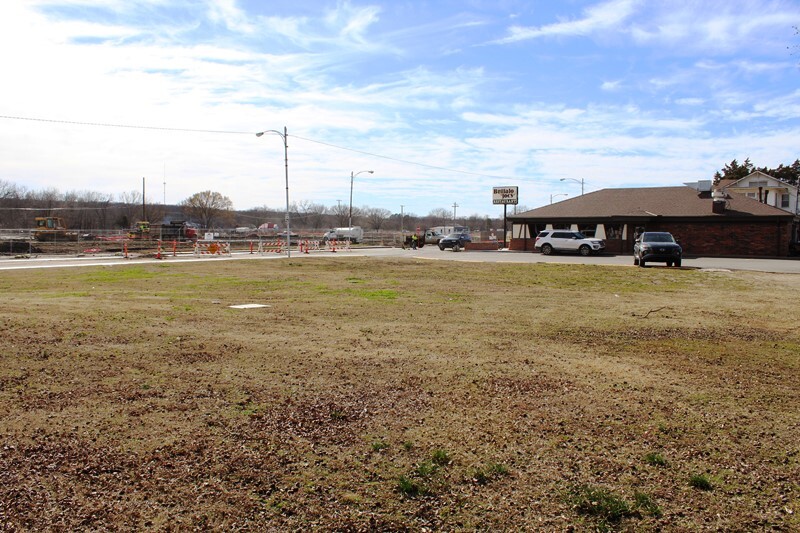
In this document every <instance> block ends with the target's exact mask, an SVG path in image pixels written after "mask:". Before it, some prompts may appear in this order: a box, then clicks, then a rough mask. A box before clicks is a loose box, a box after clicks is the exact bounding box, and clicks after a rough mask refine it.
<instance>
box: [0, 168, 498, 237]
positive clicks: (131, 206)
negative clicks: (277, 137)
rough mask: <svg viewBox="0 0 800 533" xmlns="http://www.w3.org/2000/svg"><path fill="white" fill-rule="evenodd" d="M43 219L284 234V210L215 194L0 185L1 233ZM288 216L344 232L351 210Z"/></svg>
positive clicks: (482, 225)
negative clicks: (161, 195) (164, 197)
mask: <svg viewBox="0 0 800 533" xmlns="http://www.w3.org/2000/svg"><path fill="white" fill-rule="evenodd" d="M43 216H57V217H60V218H62V219H63V220H64V223H65V225H66V226H67V227H68V228H70V229H74V230H78V231H86V232H89V231H96V230H127V229H130V228H131V227H132V226H133V225H134V224H135V223H136V222H137V221H140V220H147V221H149V222H151V223H159V222H162V221H175V220H185V221H188V222H194V223H196V224H198V225H199V226H201V227H202V228H206V229H224V228H234V227H251V228H257V227H258V226H260V225H261V224H264V223H273V224H277V225H278V226H279V227H280V228H281V229H283V228H285V224H284V218H285V208H270V207H268V206H263V207H257V208H251V209H247V210H243V211H237V210H235V209H234V206H233V202H232V201H231V200H230V198H228V197H227V196H224V195H223V194H221V193H219V192H215V191H202V192H198V193H195V194H193V195H191V196H189V197H188V198H186V199H185V200H183V201H182V202H180V203H178V204H174V205H163V204H158V203H154V202H153V201H152V200H151V199H150V198H143V196H142V193H141V192H140V191H128V192H123V193H120V194H117V195H114V194H108V193H99V192H95V191H68V192H61V191H59V190H58V189H55V188H48V189H43V190H31V189H28V188H26V187H23V186H20V185H17V184H14V183H11V182H8V181H5V180H0V228H3V229H27V228H31V227H33V225H34V219H35V217H43ZM289 216H290V220H291V227H292V229H293V230H298V231H301V230H309V231H318V230H323V229H327V228H331V227H343V226H347V224H348V220H349V217H350V206H349V205H347V204H341V203H338V204H336V205H332V206H326V205H324V204H321V203H316V202H311V201H299V202H295V203H292V204H291V205H290V207H289ZM352 218H353V225H360V226H362V227H364V229H366V230H372V231H381V230H383V231H396V230H400V229H401V228H402V229H405V230H414V229H416V228H418V227H419V228H426V227H433V226H445V225H453V223H454V221H453V212H452V211H450V210H448V209H445V208H438V209H433V210H432V211H431V212H430V213H428V214H427V215H425V216H418V215H416V214H413V213H403V214H402V217H401V213H393V212H391V211H389V210H388V209H383V208H379V207H369V206H362V207H356V206H353V213H352ZM457 224H461V225H465V226H469V227H470V228H472V229H475V230H486V231H489V230H493V229H497V228H499V227H500V226H502V219H499V218H494V219H492V218H490V217H487V216H482V215H478V214H473V215H469V216H466V217H459V218H458V221H457Z"/></svg>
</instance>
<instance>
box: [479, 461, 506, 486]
mask: <svg viewBox="0 0 800 533" xmlns="http://www.w3.org/2000/svg"><path fill="white" fill-rule="evenodd" d="M508 474H510V471H509V469H508V467H507V466H506V465H503V464H498V463H489V464H487V465H486V466H484V467H483V468H476V469H475V470H474V471H473V472H472V473H471V474H470V476H469V478H470V479H471V480H472V481H473V482H474V483H477V484H478V485H487V484H489V483H490V482H492V481H494V480H496V479H497V478H499V477H502V476H507V475H508Z"/></svg>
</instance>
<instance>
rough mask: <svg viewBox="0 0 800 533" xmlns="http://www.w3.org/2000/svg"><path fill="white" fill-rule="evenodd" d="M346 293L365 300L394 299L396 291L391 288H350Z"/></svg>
mask: <svg viewBox="0 0 800 533" xmlns="http://www.w3.org/2000/svg"><path fill="white" fill-rule="evenodd" d="M347 292H348V293H350V294H352V295H354V296H358V297H359V298H365V299H367V300H377V301H382V300H396V299H397V291H395V290H392V289H358V290H356V289H351V290H349V291H347Z"/></svg>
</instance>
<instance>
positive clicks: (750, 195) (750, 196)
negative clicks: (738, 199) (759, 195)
mask: <svg viewBox="0 0 800 533" xmlns="http://www.w3.org/2000/svg"><path fill="white" fill-rule="evenodd" d="M747 197H748V198H753V199H755V197H756V193H754V192H749V193H747Z"/></svg>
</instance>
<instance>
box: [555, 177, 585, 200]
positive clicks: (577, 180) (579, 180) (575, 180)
mask: <svg viewBox="0 0 800 533" xmlns="http://www.w3.org/2000/svg"><path fill="white" fill-rule="evenodd" d="M564 180H570V181H574V182H575V183H580V184H581V196H583V178H581V179H576V178H561V180H560V181H564Z"/></svg>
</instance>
